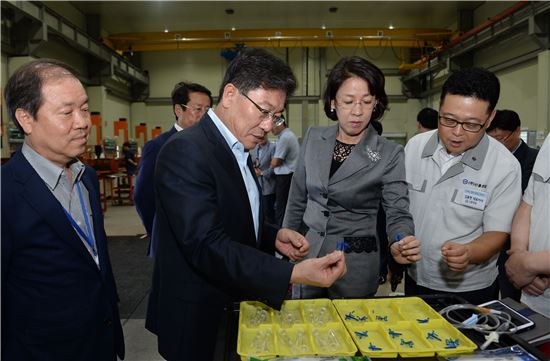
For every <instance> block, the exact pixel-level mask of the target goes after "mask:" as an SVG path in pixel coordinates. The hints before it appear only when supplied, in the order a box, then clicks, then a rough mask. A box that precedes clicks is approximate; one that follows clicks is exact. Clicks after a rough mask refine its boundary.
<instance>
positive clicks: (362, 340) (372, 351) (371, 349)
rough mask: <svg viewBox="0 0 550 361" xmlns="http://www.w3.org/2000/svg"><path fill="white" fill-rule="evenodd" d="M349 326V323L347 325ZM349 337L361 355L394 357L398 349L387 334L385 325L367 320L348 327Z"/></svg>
mask: <svg viewBox="0 0 550 361" xmlns="http://www.w3.org/2000/svg"><path fill="white" fill-rule="evenodd" d="M347 326H349V325H347ZM348 330H349V331H350V333H351V337H352V338H353V341H355V344H356V345H357V347H358V348H359V351H361V354H362V355H366V356H369V357H372V358H374V357H381V358H396V357H397V353H398V349H397V347H396V346H395V344H394V343H393V342H392V341H391V339H390V337H389V336H388V334H387V332H386V329H385V325H383V324H382V323H380V322H367V323H364V324H362V325H360V324H355V325H353V326H351V327H348Z"/></svg>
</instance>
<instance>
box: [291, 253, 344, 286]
mask: <svg viewBox="0 0 550 361" xmlns="http://www.w3.org/2000/svg"><path fill="white" fill-rule="evenodd" d="M346 270H347V268H346V259H345V257H344V252H342V251H334V252H332V253H329V254H327V255H326V256H324V257H321V258H310V259H306V260H304V261H302V262H300V263H298V264H297V265H295V266H294V269H293V270H292V275H291V277H290V282H291V283H299V284H303V285H309V286H316V287H330V286H331V285H332V284H333V283H334V282H336V281H337V280H338V279H340V278H341V277H342V276H343V275H344V274H345V273H346Z"/></svg>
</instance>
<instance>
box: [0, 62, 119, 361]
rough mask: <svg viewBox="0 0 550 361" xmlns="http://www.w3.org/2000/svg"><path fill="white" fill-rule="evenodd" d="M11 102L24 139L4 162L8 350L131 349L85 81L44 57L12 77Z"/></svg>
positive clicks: (13, 355) (35, 353)
mask: <svg viewBox="0 0 550 361" xmlns="http://www.w3.org/2000/svg"><path fill="white" fill-rule="evenodd" d="M5 103H6V105H7V108H8V112H9V114H10V117H11V119H12V120H13V122H14V123H15V124H16V125H17V126H18V127H19V128H20V129H21V130H22V132H23V133H24V134H25V140H24V143H23V146H22V149H21V151H18V152H16V153H15V155H14V156H13V158H12V159H10V160H9V161H8V162H7V163H6V164H5V165H4V166H2V215H1V217H2V359H3V360H6V361H8V360H15V361H25V360H40V361H61V360H71V361H75V360H82V361H85V360H86V361H98V360H102V361H103V360H104V361H114V360H116V359H117V355H118V356H119V357H120V358H121V359H123V358H124V339H123V335H122V327H121V324H120V318H119V313H118V305H117V303H118V295H117V292H116V286H115V281H114V278H113V273H112V270H111V264H110V261H109V255H108V252H107V242H106V235H105V231H104V227H103V215H102V212H101V206H100V203H99V183H98V180H97V176H96V174H95V171H94V170H93V169H91V168H89V167H87V166H85V165H84V164H83V163H82V162H80V161H79V160H78V158H77V157H78V156H79V155H81V154H82V153H83V152H84V151H85V149H86V144H87V141H88V135H89V132H90V127H91V121H90V111H89V108H88V96H87V95H86V92H85V90H84V87H83V86H82V84H81V83H80V81H79V80H78V79H77V78H76V76H75V75H74V73H73V72H72V70H71V69H70V68H68V67H67V66H66V65H65V64H63V63H61V62H58V61H55V60H48V59H39V60H36V61H33V62H31V63H28V64H26V65H23V66H22V67H21V68H19V69H18V70H17V71H16V72H15V73H14V74H13V75H12V76H11V77H10V79H9V80H8V83H7V85H6V89H5Z"/></svg>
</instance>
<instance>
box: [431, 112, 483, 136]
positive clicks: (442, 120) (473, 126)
mask: <svg viewBox="0 0 550 361" xmlns="http://www.w3.org/2000/svg"><path fill="white" fill-rule="evenodd" d="M487 120H488V119H487ZM487 120H485V122H483V124H479V123H469V122H459V121H458V120H455V119H451V118H447V117H444V116H441V115H440V116H439V124H441V125H442V126H444V127H447V128H456V126H457V125H459V124H460V126H461V127H462V129H464V130H465V131H467V132H470V133H478V132H479V131H480V130H481V129H483V127H484V126H485V123H487Z"/></svg>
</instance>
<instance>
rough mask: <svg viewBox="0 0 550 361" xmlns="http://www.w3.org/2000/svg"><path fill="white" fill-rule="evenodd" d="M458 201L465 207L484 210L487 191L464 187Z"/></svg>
mask: <svg viewBox="0 0 550 361" xmlns="http://www.w3.org/2000/svg"><path fill="white" fill-rule="evenodd" d="M461 193H462V196H461V197H460V198H459V202H460V203H462V205H465V206H467V207H471V208H475V209H479V210H481V211H482V210H484V209H485V205H486V203H487V192H483V191H480V190H477V189H476V190H473V189H468V188H465V189H463V190H462V192H461Z"/></svg>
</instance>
